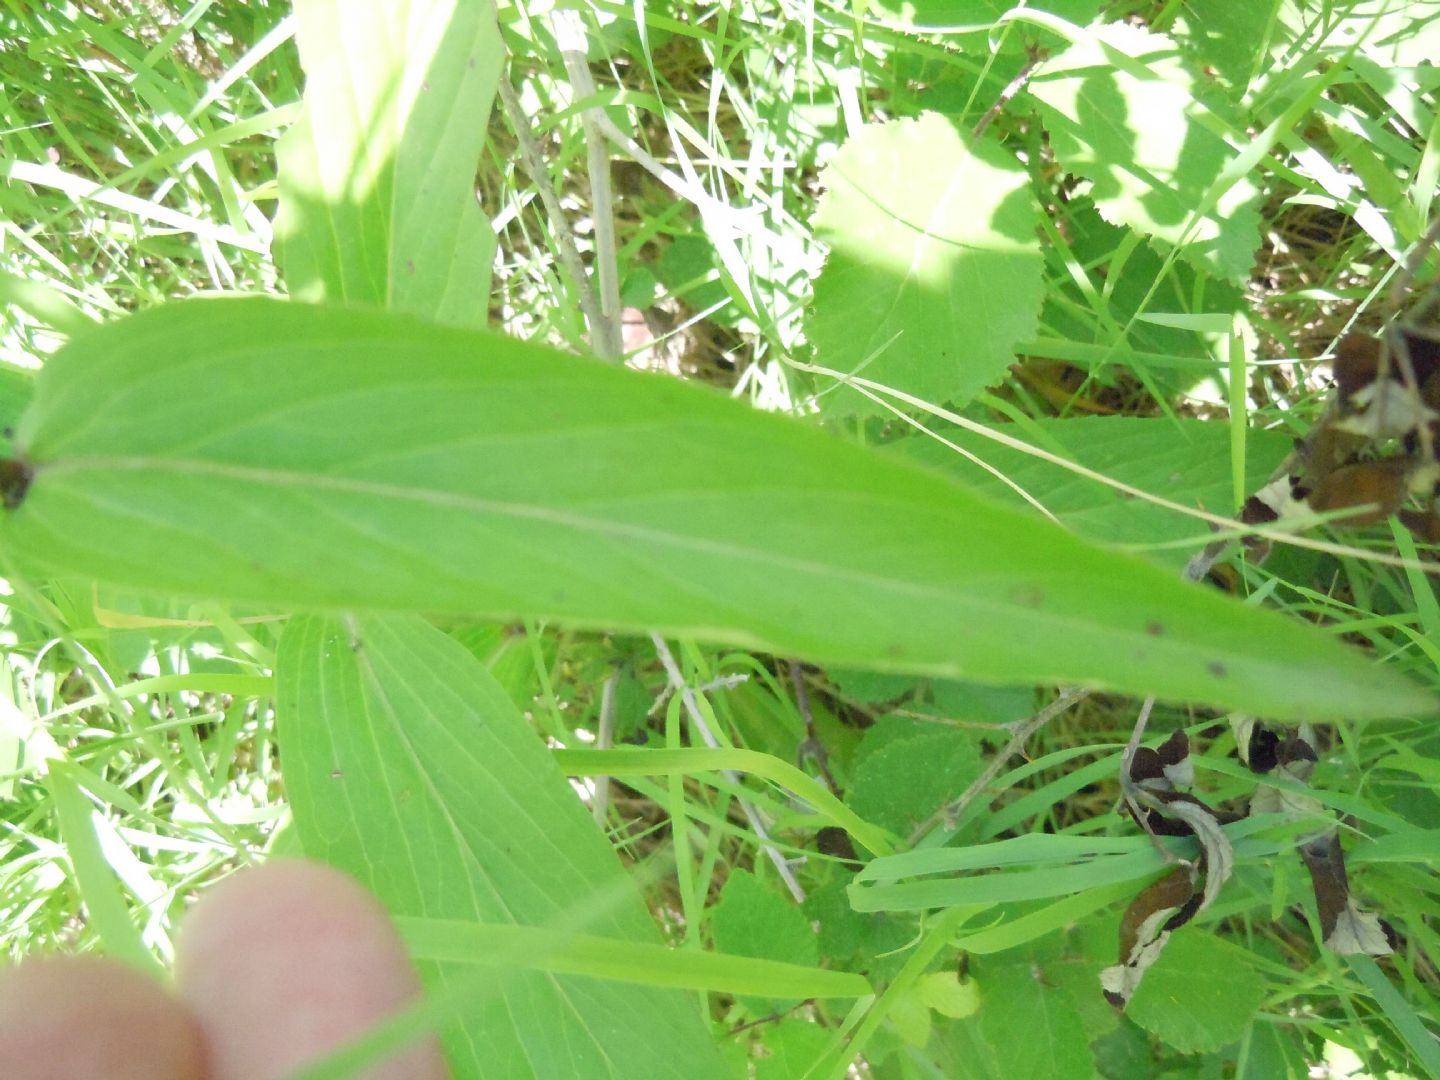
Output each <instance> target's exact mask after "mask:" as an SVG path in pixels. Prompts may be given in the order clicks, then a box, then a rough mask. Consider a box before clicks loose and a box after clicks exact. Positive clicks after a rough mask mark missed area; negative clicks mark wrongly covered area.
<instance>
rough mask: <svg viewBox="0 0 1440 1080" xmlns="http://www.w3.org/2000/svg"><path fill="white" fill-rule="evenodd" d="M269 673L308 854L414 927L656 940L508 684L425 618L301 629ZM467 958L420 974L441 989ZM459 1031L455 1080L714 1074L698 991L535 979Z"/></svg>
mask: <svg viewBox="0 0 1440 1080" xmlns="http://www.w3.org/2000/svg"><path fill="white" fill-rule="evenodd" d="M275 669H276V670H275V678H276V690H277V708H278V713H279V734H280V750H281V754H282V755H283V757H284V762H285V787H286V791H287V792H288V793H289V796H290V799H291V802H292V804H293V806H294V809H295V824H296V828H297V829H298V830H299V833H300V837H301V840H302V842H303V843H304V846H305V850H306V852H307V853H308V854H311V855H314V856H317V857H320V858H323V859H325V860H326V861H327V862H330V863H333V864H335V865H336V866H341V867H344V868H345V869H346V870H348V871H350V872H351V873H352V874H354V875H355V876H356V877H358V878H359V879H360V880H361V881H363V882H364V883H365V884H366V885H368V886H369V887H370V888H371V889H372V890H374V891H375V893H376V894H377V895H378V896H379V897H380V898H381V899H382V900H383V901H384V903H385V905H386V906H387V907H388V908H389V910H390V911H391V912H392V913H394V914H396V915H401V916H407V917H415V916H418V917H421V918H426V919H458V920H465V921H467V922H472V923H473V922H484V923H516V924H520V925H525V926H546V925H551V926H559V927H562V928H564V929H569V930H581V929H583V930H584V931H586V932H588V933H592V934H596V935H599V936H601V937H604V938H619V939H629V940H633V941H636V942H642V943H647V944H658V943H659V941H660V935H659V932H658V930H657V929H656V928H655V925H654V923H653V922H651V920H650V916H649V913H648V912H647V911H646V910H645V905H644V902H643V900H642V899H641V897H640V894H639V892H638V890H637V889H636V888H635V887H634V885H633V884H632V883H631V882H630V881H629V880H628V878H627V877H626V875H625V872H624V871H623V870H622V869H621V867H620V863H619V861H618V860H617V859H616V858H615V854H614V852H613V851H612V850H611V849H610V846H609V844H607V843H606V842H605V840H604V838H603V837H602V836H601V834H600V832H599V831H598V830H597V829H596V827H595V823H594V822H593V821H591V820H590V818H589V816H588V815H587V814H586V813H585V810H584V808H583V807H582V806H581V805H580V801H579V799H577V798H576V797H575V793H574V791H573V790H572V789H571V788H570V785H569V783H568V782H567V781H566V780H565V778H564V776H562V775H561V773H560V770H559V769H558V768H557V767H556V766H555V764H554V762H552V761H551V760H550V757H549V755H548V754H547V753H546V751H545V748H544V745H543V744H542V743H541V742H540V740H539V739H538V738H536V736H535V734H534V732H533V731H531V730H530V728H529V726H528V725H527V724H526V723H525V720H524V718H522V717H521V716H520V714H519V712H518V711H517V710H516V709H515V706H514V705H513V704H511V702H510V700H509V698H507V697H506V696H505V692H504V691H503V690H502V689H501V688H500V686H499V685H498V684H497V683H496V682H495V681H494V680H493V679H492V678H491V677H490V675H489V673H488V672H487V671H486V670H485V668H484V666H483V665H482V664H481V663H480V662H479V661H478V660H476V659H475V658H474V657H473V656H471V655H470V653H469V652H467V651H466V649H465V647H464V646H463V645H461V644H460V643H459V642H457V641H455V640H453V639H452V638H450V637H448V636H446V635H445V634H443V633H441V632H440V631H439V630H437V629H435V628H434V627H433V626H431V625H430V624H429V623H427V622H425V621H424V620H423V619H419V618H417V617H414V616H383V617H372V618H368V619H352V618H347V619H346V620H345V623H344V624H343V625H342V623H340V622H338V621H334V620H328V619H321V618H315V617H309V618H298V619H295V620H292V622H291V623H290V625H289V626H287V627H286V629H285V633H284V635H283V637H282V638H281V641H280V649H279V653H278V656H277V659H276V665H275ZM466 966H467V965H465V964H464V963H463V962H460V963H432V964H427V965H425V966H424V971H425V974H426V976H427V981H428V982H429V983H430V985H431V986H432V987H433V988H439V987H443V986H446V985H449V984H453V983H454V981H455V980H457V979H462V978H463V977H464V971H465V968H466ZM498 978H499V979H500V980H502V981H500V983H499V985H497V986H496V987H495V992H494V993H489V994H486V995H484V997H483V998H482V1000H480V1001H477V1002H475V1003H474V1005H473V1006H472V1010H473V1011H472V1012H470V1013H468V1014H467V1015H466V1016H465V1017H464V1018H463V1022H462V1023H461V1024H460V1025H458V1029H457V1030H455V1031H454V1032H452V1033H450V1034H449V1036H448V1037H447V1050H448V1052H449V1054H450V1057H451V1061H452V1063H453V1065H454V1066H455V1068H456V1073H457V1076H458V1077H481V1076H494V1077H501V1076H503V1077H507V1078H516V1080H521V1078H525V1077H536V1078H543V1080H548V1078H550V1077H557V1076H584V1077H595V1078H597V1080H600V1078H605V1077H616V1078H621V1077H624V1078H626V1080H629V1078H631V1077H637V1076H645V1077H657V1078H661V1077H676V1078H681V1077H684V1078H687V1080H688V1078H690V1077H720V1076H723V1075H724V1070H723V1069H722V1066H721V1062H720V1058H719V1055H718V1054H717V1053H716V1051H715V1048H714V1045H713V1043H712V1042H711V1040H710V1037H709V1035H708V1033H707V1032H706V1031H705V1029H704V1027H703V1026H702V1025H701V1023H700V1014H699V1012H698V1011H697V1010H696V1008H695V1005H694V1002H693V999H690V998H688V997H687V996H686V995H684V994H683V993H681V992H679V991H668V990H660V989H655V988H650V987H643V986H633V985H625V984H621V983H616V982H609V981H600V980H596V979H591V978H583V977H578V976H566V975H557V974H551V973H546V972H537V971H533V970H523V969H517V970H511V971H509V972H505V973H503V974H502V975H500V976H498Z"/></svg>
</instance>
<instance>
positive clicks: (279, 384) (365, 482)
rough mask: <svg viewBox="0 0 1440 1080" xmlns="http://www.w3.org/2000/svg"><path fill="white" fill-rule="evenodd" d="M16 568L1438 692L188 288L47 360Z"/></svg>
mask: <svg viewBox="0 0 1440 1080" xmlns="http://www.w3.org/2000/svg"><path fill="white" fill-rule="evenodd" d="M17 443H18V445H19V446H20V447H22V448H23V450H24V452H25V453H26V455H27V456H28V459H29V463H30V467H31V468H32V470H33V481H32V482H31V483H30V485H29V491H28V493H27V495H26V497H25V498H24V500H23V502H22V503H21V504H20V505H19V506H18V508H15V509H12V510H10V511H9V512H7V513H4V514H0V545H3V547H0V550H3V551H4V552H6V553H8V556H9V560H10V561H11V562H12V564H13V565H14V567H15V569H16V570H19V571H21V572H28V573H30V574H32V575H46V574H49V575H53V574H61V573H73V574H82V575H87V576H90V577H93V578H98V579H101V580H103V581H108V582H111V583H115V584H123V585H129V586H132V587H140V588H145V589H150V590H162V591H168V592H171V593H179V594H185V595H196V596H218V597H226V598H230V599H234V600H244V601H250V602H257V603H262V604H271V605H281V606H286V607H332V608H336V607H338V608H348V609H354V608H388V609H404V610H422V611H435V612H442V611H443V612H468V613H484V614H487V615H493V616H504V617H509V616H516V615H520V614H525V615H532V616H543V617H554V618H557V619H561V620H565V621H568V622H569V623H572V624H575V625H583V626H606V627H615V628H622V629H627V630H641V629H657V630H661V631H665V632H670V633H676V634H683V635H689V636H694V637H701V638H707V639H713V640H721V641H728V642H735V643H739V644H741V645H744V646H747V647H752V648H758V649H765V650H769V651H774V652H779V653H782V654H785V655H797V656H803V657H808V658H813V659H815V660H818V661H822V662H833V663H840V664H848V665H851V666H857V667H875V668H879V669H883V670H893V671H911V672H916V673H921V674H936V675H946V676H954V677H961V678H975V679H981V680H988V681H992V682H1003V681H1012V682H1027V681H1050V680H1055V681H1061V682H1083V683H1086V684H1093V685H1101V686H1109V687H1115V688H1118V689H1121V690H1126V691H1132V692H1137V693H1140V692H1155V693H1157V694H1159V695H1161V696H1164V697H1167V698H1173V699H1182V700H1191V701H1204V702H1208V703H1211V704H1215V705H1221V706H1225V707H1228V708H1240V709H1245V710H1247V711H1250V712H1253V713H1258V714H1263V715H1268V716H1275V717H1287V718H1294V717H1308V718H1311V719H1321V718H1328V717H1359V716H1374V715H1390V714H1395V713H1409V712H1416V711H1422V710H1425V709H1428V708H1430V707H1431V705H1432V699H1431V697H1430V696H1429V695H1428V694H1426V693H1423V692H1421V691H1420V690H1419V689H1418V688H1416V687H1413V686H1410V685H1408V684H1406V683H1405V682H1403V681H1401V680H1399V679H1398V678H1396V677H1395V676H1394V675H1392V674H1390V673H1388V672H1385V671H1383V670H1381V669H1379V668H1377V667H1375V666H1372V665H1371V664H1369V663H1367V662H1366V661H1364V660H1363V659H1362V658H1361V657H1359V656H1358V655H1356V654H1354V653H1351V652H1349V651H1348V650H1347V649H1345V648H1343V647H1342V646H1340V645H1339V644H1337V643H1335V642H1333V641H1329V640H1327V639H1326V638H1325V636H1324V635H1323V634H1321V633H1320V632H1319V631H1317V630H1315V629H1314V628H1312V627H1306V626H1301V625H1298V624H1296V623H1293V622H1290V621H1288V620H1286V619H1284V618H1282V617H1280V616H1278V615H1275V614H1272V613H1268V612H1263V611H1258V610H1251V609H1247V608H1244V607H1242V606H1241V605H1238V604H1236V603H1234V602H1233V601H1231V600H1228V599H1226V598H1223V597H1221V596H1218V595H1216V594H1215V593H1214V592H1212V591H1210V590H1207V589H1204V588H1199V587H1191V586H1186V585H1184V584H1182V583H1181V582H1180V581H1179V580H1178V578H1177V577H1176V576H1175V575H1173V574H1170V573H1168V572H1166V571H1164V570H1162V569H1159V568H1157V567H1155V566H1152V565H1150V564H1148V563H1145V562H1143V561H1141V560H1138V559H1133V558H1129V557H1126V556H1123V555H1117V554H1114V553H1110V552H1106V551H1104V550H1103V549H1101V548H1099V547H1095V546H1093V545H1091V544H1089V543H1087V542H1085V541H1082V540H1080V539H1078V538H1076V537H1074V536H1071V535H1069V534H1068V533H1066V532H1065V531H1064V530H1062V529H1059V528H1056V527H1054V526H1053V525H1050V524H1049V523H1046V522H1044V521H1041V520H1035V519H1033V518H1027V517H1026V516H1024V515H1022V514H1020V513H1018V512H1016V511H1014V510H1012V509H1010V508H1006V507H1002V506H999V505H998V504H995V503H992V502H990V501H988V500H986V499H983V498H981V497H979V496H976V495H974V494H972V493H971V492H970V491H969V490H967V489H966V488H963V487H960V486H958V485H956V484H954V483H952V482H951V481H949V480H947V479H945V478H944V477H942V476H940V475H938V474H936V473H933V472H930V471H928V470H925V469H922V468H920V467H918V466H914V465H911V464H909V463H907V462H903V461H899V460H894V459H893V458H892V457H891V456H889V455H885V454H878V453H875V452H873V451H870V450H866V449H864V448H862V447H858V446H855V445H853V444H850V443H848V442H845V441H842V440H840V439H836V438H832V437H830V436H828V435H826V434H824V433H822V432H819V431H816V430H814V429H812V428H808V427H806V426H804V425H802V424H799V423H796V422H794V421H790V420H787V419H784V418H781V417H777V416H771V415H766V414H761V413H758V412H755V411H753V410H750V409H748V408H746V407H745V406H744V405H742V404H740V403H738V402H735V401H732V400H730V399H728V398H726V397H723V396H721V395H717V394H715V393H713V392H712V391H709V390H706V389H704V388H701V387H696V386H690V385H686V384H683V383H680V382H676V381H673V380H669V379H665V378H662V377H659V376H646V375H641V374H638V373H635V372H629V371H625V370H621V369H616V368H612V367H608V366H605V365H601V364H598V363H596V362H594V361H588V360H580V359H576V358H574V357H570V356H565V355H563V354H560V353H556V352H553V351H551V350H548V349H545V348H541V347H538V346H533V345H527V344H524V343H521V342H517V341H514V340H511V339H509V338H505V337H503V336H499V335H495V334H489V333H485V332H481V331H467V330H459V329H453V328H446V327H440V326H435V325H433V324H428V323H425V322H422V321H420V320H417V319H414V318H410V317H407V316H403V315H393V314H389V313H384V312H368V311H353V310H352V311H346V310H335V309H326V308H312V307H307V306H304V305H299V304H293V303H285V302H281V301H275V300H267V299H259V298H250V299H243V300H242V299H232V300H223V299H222V300H195V301H188V302H185V303H180V304H171V305H166V306H164V307H162V308H159V309H156V310H153V311H150V312H146V313H143V314H141V315H137V316H134V317H132V318H130V319H127V320H124V321H121V322H118V323H115V324H112V325H110V326H107V327H104V328H102V329H101V330H99V331H96V332H94V333H91V334H87V335H85V336H84V337H83V338H81V339H79V340H76V341H74V342H72V343H70V344H69V345H67V346H66V347H65V348H64V349H62V350H61V351H60V352H58V353H57V354H56V355H55V356H54V357H53V358H52V359H51V361H50V363H49V364H48V365H47V366H46V368H45V370H44V371H43V372H42V374H41V377H40V380H39V384H38V386H37V389H36V397H35V400H34V402H33V404H32V406H31V408H30V409H29V410H28V411H27V412H26V414H25V416H24V417H23V419H22V421H21V428H20V432H19V435H18V438H17Z"/></svg>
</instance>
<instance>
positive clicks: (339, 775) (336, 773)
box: [330, 769, 345, 780]
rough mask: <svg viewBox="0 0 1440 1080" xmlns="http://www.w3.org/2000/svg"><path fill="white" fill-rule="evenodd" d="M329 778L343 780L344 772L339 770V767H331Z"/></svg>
mask: <svg viewBox="0 0 1440 1080" xmlns="http://www.w3.org/2000/svg"><path fill="white" fill-rule="evenodd" d="M330 779H331V780H344V779H345V774H344V773H343V772H341V771H340V770H339V769H331V770H330Z"/></svg>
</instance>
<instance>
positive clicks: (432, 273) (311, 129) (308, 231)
mask: <svg viewBox="0 0 1440 1080" xmlns="http://www.w3.org/2000/svg"><path fill="white" fill-rule="evenodd" d="M295 16H296V28H295V36H296V39H297V42H298V44H299V47H300V59H301V61H302V63H303V64H304V66H305V74H306V81H305V108H304V113H303V115H302V118H301V120H300V121H299V122H298V123H297V124H296V125H295V127H294V128H292V129H291V130H290V131H289V132H288V133H287V134H286V135H285V137H284V138H283V139H281V140H280V143H279V147H278V153H279V164H280V194H281V202H280V215H279V218H278V220H277V222H276V234H277V238H278V241H279V256H280V263H281V266H282V268H283V269H284V271H285V279H286V282H287V284H288V285H289V288H290V292H291V294H292V295H294V296H297V297H301V298H303V299H307V300H322V299H323V300H333V301H337V302H338V301H343V302H347V303H353V304H369V305H374V306H376V307H389V308H393V309H395V310H398V311H410V312H414V313H416V314H421V315H428V316H430V317H432V318H436V319H439V320H441V321H443V322H450V323H458V324H463V325H470V326H483V325H485V321H486V315H487V312H488V310H489V292H490V266H491V263H492V262H493V261H494V257H495V234H494V231H493V230H492V229H491V228H490V223H489V221H488V220H486V218H485V216H484V214H482V213H481V211H480V206H479V204H478V203H477V202H476V199H475V166H476V162H477V161H478V160H479V157H480V148H481V147H482V146H483V145H484V141H485V118H486V117H487V116H488V115H489V112H490V103H491V99H492V98H493V96H494V93H495V84H496V80H497V78H498V76H499V70H500V61H501V47H500V36H499V29H498V26H497V25H496V22H495V11H494V8H493V6H492V4H491V3H490V0H383V2H382V0H343V2H342V0H298V2H297V3H296V5H295Z"/></svg>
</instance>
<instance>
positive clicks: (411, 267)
mask: <svg viewBox="0 0 1440 1080" xmlns="http://www.w3.org/2000/svg"><path fill="white" fill-rule="evenodd" d="M405 272H406V273H407V274H413V273H415V260H414V259H406V260H405Z"/></svg>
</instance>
